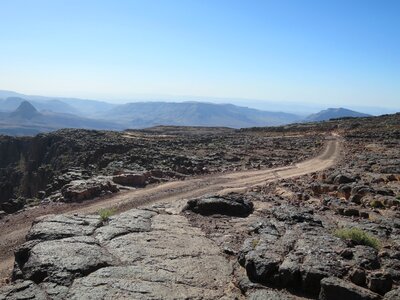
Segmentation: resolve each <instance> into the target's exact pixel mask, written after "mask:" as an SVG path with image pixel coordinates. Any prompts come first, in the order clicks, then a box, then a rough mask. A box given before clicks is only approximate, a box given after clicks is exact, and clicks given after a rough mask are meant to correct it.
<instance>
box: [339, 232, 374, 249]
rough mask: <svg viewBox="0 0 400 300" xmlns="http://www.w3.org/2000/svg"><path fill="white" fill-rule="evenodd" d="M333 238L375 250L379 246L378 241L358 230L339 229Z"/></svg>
mask: <svg viewBox="0 0 400 300" xmlns="http://www.w3.org/2000/svg"><path fill="white" fill-rule="evenodd" d="M335 236H337V237H338V238H341V239H343V240H351V241H353V242H354V243H355V244H357V245H365V246H369V247H372V248H375V249H379V248H380V246H381V243H380V241H379V240H378V239H377V238H376V237H374V236H372V235H370V234H368V233H367V232H365V231H364V230H362V229H359V228H355V227H353V228H339V229H337V230H336V231H335Z"/></svg>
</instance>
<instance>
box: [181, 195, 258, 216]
mask: <svg viewBox="0 0 400 300" xmlns="http://www.w3.org/2000/svg"><path fill="white" fill-rule="evenodd" d="M185 209H187V210H191V211H193V212H195V213H199V214H201V215H206V216H207V215H213V214H221V215H228V216H239V217H246V216H248V215H249V214H251V213H252V212H253V203H252V202H251V201H249V200H246V199H244V198H243V197H242V196H237V195H236V196H229V195H228V196H212V197H205V198H196V199H191V200H189V201H188V203H187V206H186V208H185Z"/></svg>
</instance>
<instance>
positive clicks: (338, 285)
mask: <svg viewBox="0 0 400 300" xmlns="http://www.w3.org/2000/svg"><path fill="white" fill-rule="evenodd" d="M337 299H340V300H379V299H381V297H380V296H379V295H378V294H375V293H373V292H371V291H369V290H367V289H365V288H362V287H360V286H358V285H355V284H353V283H350V282H348V281H344V280H342V279H339V278H336V277H328V278H324V279H322V280H321V292H320V294H319V300H337Z"/></svg>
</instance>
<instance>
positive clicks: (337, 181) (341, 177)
mask: <svg viewBox="0 0 400 300" xmlns="http://www.w3.org/2000/svg"><path fill="white" fill-rule="evenodd" d="M355 181H356V178H353V177H350V176H348V175H343V174H339V175H337V176H336V177H335V179H334V180H333V183H334V184H343V183H351V182H355Z"/></svg>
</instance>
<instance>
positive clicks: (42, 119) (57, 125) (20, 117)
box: [0, 101, 124, 135]
mask: <svg viewBox="0 0 400 300" xmlns="http://www.w3.org/2000/svg"><path fill="white" fill-rule="evenodd" d="M61 128H86V129H111V130H121V129H123V128H124V127H123V126H121V125H119V124H116V123H113V122H110V121H104V120H95V119H89V118H83V117H80V116H76V115H72V114H62V113H54V112H48V111H43V112H39V111H38V110H37V109H36V108H35V107H34V106H33V105H32V104H31V103H30V102H28V101H23V102H21V103H20V105H19V106H18V107H17V109H16V110H15V111H13V112H10V113H4V112H3V113H0V134H8V135H34V134H37V133H40V132H48V131H53V130H57V129H61Z"/></svg>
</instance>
